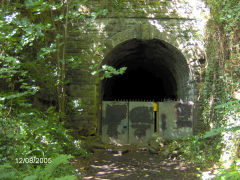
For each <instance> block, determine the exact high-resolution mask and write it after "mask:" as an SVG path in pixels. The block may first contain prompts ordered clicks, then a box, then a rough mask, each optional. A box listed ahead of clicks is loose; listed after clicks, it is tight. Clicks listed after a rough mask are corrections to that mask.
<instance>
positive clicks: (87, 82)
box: [67, 0, 208, 135]
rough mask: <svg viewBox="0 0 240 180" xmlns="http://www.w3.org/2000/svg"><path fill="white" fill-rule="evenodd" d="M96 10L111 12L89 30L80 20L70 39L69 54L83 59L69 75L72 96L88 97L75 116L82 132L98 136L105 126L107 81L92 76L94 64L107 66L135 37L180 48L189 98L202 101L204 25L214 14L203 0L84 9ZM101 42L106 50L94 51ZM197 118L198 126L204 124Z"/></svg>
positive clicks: (110, 1) (92, 2)
mask: <svg viewBox="0 0 240 180" xmlns="http://www.w3.org/2000/svg"><path fill="white" fill-rule="evenodd" d="M96 9H107V10H108V14H107V15H106V16H100V17H98V18H97V19H96V20H94V21H93V22H92V23H91V24H92V27H91V28H89V29H88V30H87V31H83V30H82V27H83V24H82V23H81V22H76V23H75V24H74V26H73V28H72V30H71V32H70V33H69V37H68V46H67V52H68V54H69V55H72V56H77V57H78V58H79V59H80V61H81V63H80V64H79V66H78V67H77V68H76V69H73V70H71V71H70V72H69V73H68V78H69V80H70V83H69V86H68V93H69V95H70V96H71V97H72V98H73V99H74V98H76V99H77V98H80V99H81V100H82V107H83V110H82V111H81V112H78V111H76V112H75V113H73V114H71V115H70V116H71V121H72V124H73V127H74V128H75V129H76V132H77V133H78V134H79V135H93V134H97V133H98V132H99V131H98V130H99V129H100V126H101V120H100V119H101V118H100V117H101V110H100V108H101V107H100V106H101V100H102V99H101V98H102V97H101V81H100V79H99V77H98V75H96V76H93V75H91V70H90V69H89V67H90V66H91V65H94V64H96V63H98V64H99V66H101V65H102V64H105V63H106V57H107V56H108V55H109V54H110V53H111V52H112V51H113V50H114V48H115V47H117V46H118V45H120V44H121V43H124V42H126V41H128V40H131V39H139V40H151V39H159V40H161V41H164V42H166V43H168V44H170V45H172V46H174V47H175V48H176V49H177V50H179V52H180V53H181V54H182V55H183V56H184V58H185V60H186V64H187V66H188V69H189V78H188V79H187V80H186V81H184V82H186V83H185V84H182V85H181V86H185V87H188V88H187V89H188V91H187V92H186V94H187V95H186V99H184V100H185V101H192V102H196V103H195V104H197V100H198V98H199V97H198V96H199V93H198V92H199V85H198V84H199V83H200V82H201V72H202V71H203V69H204V63H202V62H204V61H203V60H204V59H205V47H204V27H205V23H206V21H207V16H208V9H206V8H205V4H204V3H203V2H202V1H200V0H192V1H191V0H159V1H157V0H156V1H153V0H137V1H130V0H89V1H88V2H87V3H86V4H85V5H84V6H82V8H81V9H79V11H81V12H83V13H85V14H89V13H90V12H92V11H94V10H96ZM97 46H99V47H104V48H103V50H102V51H98V50H96V49H95V50H94V47H97ZM119 56H121V51H120V52H119ZM110 59H111V58H110ZM178 66H182V64H181V63H179V64H178ZM183 69H184V68H183ZM178 76H181V74H178ZM195 108H196V109H197V108H198V107H195ZM196 114H199V113H196ZM197 116H199V115H196V117H195V120H194V121H195V122H194V126H195V129H197V128H198V126H200V124H201V122H198V119H199V118H198V117H197Z"/></svg>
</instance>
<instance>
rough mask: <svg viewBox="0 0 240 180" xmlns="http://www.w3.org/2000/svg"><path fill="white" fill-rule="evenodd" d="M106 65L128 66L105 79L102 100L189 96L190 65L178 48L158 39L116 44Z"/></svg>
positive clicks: (187, 97)
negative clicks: (122, 71)
mask: <svg viewBox="0 0 240 180" xmlns="http://www.w3.org/2000/svg"><path fill="white" fill-rule="evenodd" d="M103 64H108V65H111V66H114V67H115V68H120V67H123V66H126V67H127V68H128V69H127V71H126V72H125V74H124V75H122V76H115V77H113V78H110V79H106V80H104V81H103V82H102V100H111V101H112V100H117V99H125V100H134V99H135V100H154V101H162V100H164V99H182V100H187V99H189V91H190V87H189V86H188V80H189V68H188V64H187V62H186V60H185V58H184V56H183V55H182V54H181V52H180V51H179V50H177V49H176V48H175V47H174V46H172V45H170V44H168V43H166V42H165V41H162V40H159V39H151V40H139V39H136V38H134V39H131V40H128V41H125V42H123V43H121V44H119V45H118V46H116V47H115V48H114V49H113V50H112V51H111V52H110V53H109V54H108V55H107V56H106V57H105V59H104V61H103Z"/></svg>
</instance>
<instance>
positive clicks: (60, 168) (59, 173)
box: [0, 155, 77, 180]
mask: <svg viewBox="0 0 240 180" xmlns="http://www.w3.org/2000/svg"><path fill="white" fill-rule="evenodd" d="M70 158H72V156H70V155H57V156H56V158H54V159H53V160H52V161H51V163H49V164H46V165H45V167H41V166H38V167H37V168H36V169H34V168H32V169H29V170H28V171H26V170H25V171H24V170H22V171H20V170H18V169H16V168H14V167H13V166H12V165H10V164H7V163H6V164H4V165H0V179H6V180H8V179H9V180H10V179H11V180H12V179H16V180H18V179H19V180H20V179H23V180H45V179H48V180H50V179H69V180H71V179H72V180H74V179H76V177H77V174H74V169H73V167H72V166H71V164H70V162H69V161H68V159H70ZM71 174H74V175H71Z"/></svg>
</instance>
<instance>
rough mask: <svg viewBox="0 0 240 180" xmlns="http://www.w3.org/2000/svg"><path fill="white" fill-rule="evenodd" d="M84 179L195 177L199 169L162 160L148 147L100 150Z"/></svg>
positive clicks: (176, 179)
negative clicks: (147, 148)
mask: <svg viewBox="0 0 240 180" xmlns="http://www.w3.org/2000/svg"><path fill="white" fill-rule="evenodd" d="M84 170H85V172H86V174H85V176H84V177H83V180H112V179H126V180H138V179H140V180H141V179H151V180H161V179H162V180H194V179H198V178H197V177H196V174H197V173H198V172H197V171H196V170H195V168H191V167H189V165H188V166H187V165H186V164H185V163H183V162H180V161H178V160H171V159H165V160H163V159H161V158H160V157H159V155H156V154H150V153H149V152H147V151H146V150H144V149H138V150H125V151H116V150H115V151H114V150H98V151H96V152H95V153H94V155H93V156H91V158H90V159H89V161H88V163H87V164H86V165H85V168H84Z"/></svg>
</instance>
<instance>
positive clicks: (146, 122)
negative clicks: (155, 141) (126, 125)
mask: <svg viewBox="0 0 240 180" xmlns="http://www.w3.org/2000/svg"><path fill="white" fill-rule="evenodd" d="M151 113H152V108H149V107H136V108H134V109H133V110H132V111H131V112H130V120H131V123H132V126H131V127H132V128H133V129H134V136H135V137H138V138H142V137H145V136H146V131H147V129H149V128H151V125H152V124H153V120H152V115H151Z"/></svg>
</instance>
